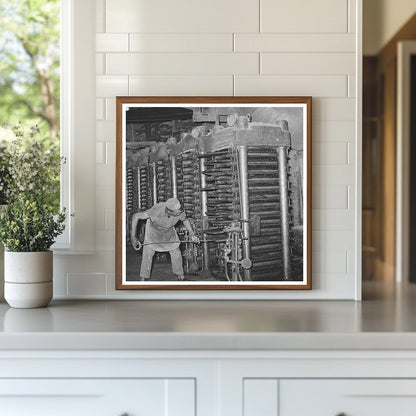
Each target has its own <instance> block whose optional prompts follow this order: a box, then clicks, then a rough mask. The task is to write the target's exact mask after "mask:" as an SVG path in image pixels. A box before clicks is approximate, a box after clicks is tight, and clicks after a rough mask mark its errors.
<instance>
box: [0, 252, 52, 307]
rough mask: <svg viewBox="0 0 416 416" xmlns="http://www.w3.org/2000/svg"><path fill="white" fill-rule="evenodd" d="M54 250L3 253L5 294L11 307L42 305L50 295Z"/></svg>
mask: <svg viewBox="0 0 416 416" xmlns="http://www.w3.org/2000/svg"><path fill="white" fill-rule="evenodd" d="M52 278H53V252H52V251H42V252H30V253H27V252H26V253H25V252H13V251H7V250H6V251H5V253H4V298H5V299H6V302H7V303H8V304H9V305H10V306H11V307H12V308H42V307H45V306H47V305H48V304H49V302H50V301H51V299H52V295H53V283H52Z"/></svg>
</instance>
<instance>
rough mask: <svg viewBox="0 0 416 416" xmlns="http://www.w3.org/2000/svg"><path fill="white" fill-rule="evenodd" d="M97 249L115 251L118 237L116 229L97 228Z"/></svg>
mask: <svg viewBox="0 0 416 416" xmlns="http://www.w3.org/2000/svg"><path fill="white" fill-rule="evenodd" d="M95 235H96V237H95V238H96V239H97V250H100V251H102V250H104V251H109V250H110V251H113V250H114V247H115V242H116V237H115V231H114V230H97V231H96V233H95Z"/></svg>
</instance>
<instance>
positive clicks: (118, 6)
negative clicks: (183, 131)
mask: <svg viewBox="0 0 416 416" xmlns="http://www.w3.org/2000/svg"><path fill="white" fill-rule="evenodd" d="M356 1H358V2H359V3H360V0H313V1H305V0H291V1H286V0H227V1H224V0H211V1H209V2H195V1H194V0H176V1H170V0H152V1H148V0H96V5H97V11H96V30H97V37H96V73H97V77H96V81H97V90H96V105H97V107H96V110H97V111H96V160H95V163H96V218H95V221H96V241H97V253H96V254H95V255H94V254H91V255H76V256H62V255H59V256H56V267H55V296H56V297H70V298H79V297H88V298H94V297H99V298H110V297H111V298H115V297H117V298H148V297H151V296H152V293H149V292H146V293H140V292H139V291H115V290H114V285H115V284H114V279H115V276H114V245H115V244H114V240H115V231H114V228H115V227H114V222H115V206H114V195H115V190H114V187H115V179H114V178H115V164H114V160H115V111H114V110H115V99H114V97H115V96H117V95H311V96H313V108H312V113H313V139H312V141H313V146H312V147H313V178H312V183H313V202H312V204H313V213H312V219H313V223H312V228H313V236H312V243H313V246H312V250H313V256H312V268H313V290H312V291H308V292H305V291H290V292H285V291H277V292H273V293H272V294H270V293H267V292H262V293H260V294H255V295H253V297H256V296H257V297H272V296H275V297H276V298H307V299H326V298H336V299H354V298H355V297H356V296H359V285H358V286H357V285H356V282H357V281H359V280H360V276H359V275H357V273H356V269H357V270H360V267H359V265H358V267H357V266H356V253H360V250H361V248H360V246H359V245H358V246H357V243H356V240H357V241H358V240H359V238H357V235H358V237H359V232H358V234H357V233H356V230H357V229H359V228H360V218H359V217H358V218H356V208H355V203H356V200H355V192H356V186H357V179H358V183H359V182H360V181H361V179H360V178H357V175H356V169H357V168H358V171H359V170H360V166H359V165H358V166H357V163H358V161H359V160H360V159H359V157H357V156H356V150H357V149H356V144H357V140H358V141H359V138H358V139H357V137H356V129H357V123H358V124H359V120H357V117H356V99H355V96H356V91H355V90H356V87H355V85H356V58H357V50H356V42H357V37H358V38H359V37H360V35H359V34H358V35H357V33H356V19H357V13H356V8H357V7H356ZM358 16H360V14H358ZM359 53H360V51H359V50H358V54H359ZM358 150H359V149H358ZM92 162H93V161H92ZM358 202H359V201H358ZM356 222H357V224H358V226H356ZM357 227H358V228H357ZM358 258H359V256H358ZM357 293H358V295H357ZM171 294H172V292H170V293H169V294H168V295H166V296H170V295H171ZM156 295H157V296H159V297H161V296H164V294H163V293H161V292H158V293H156ZM188 295H189V296H194V295H193V294H192V293H189V292H187V293H185V294H183V296H188ZM201 295H203V294H201V293H199V296H201ZM210 295H211V296H214V297H216V296H221V294H218V293H212V292H211V293H210ZM224 295H225V294H224V293H222V296H224ZM239 295H240V294H239V292H233V293H231V295H230V294H228V295H227V296H234V297H238V296H239ZM153 296H154V294H153ZM244 296H247V293H245V294H244ZM250 296H251V295H250Z"/></svg>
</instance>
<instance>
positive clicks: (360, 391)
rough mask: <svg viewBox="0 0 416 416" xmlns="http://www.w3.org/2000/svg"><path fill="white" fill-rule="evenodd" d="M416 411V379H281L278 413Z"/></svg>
mask: <svg viewBox="0 0 416 416" xmlns="http://www.w3.org/2000/svg"><path fill="white" fill-rule="evenodd" d="M415 414H416V381H415V380H280V381H279V412H278V415H279V416H300V415H303V416H337V415H345V416H374V415H377V416H392V415H396V416H414V415H415Z"/></svg>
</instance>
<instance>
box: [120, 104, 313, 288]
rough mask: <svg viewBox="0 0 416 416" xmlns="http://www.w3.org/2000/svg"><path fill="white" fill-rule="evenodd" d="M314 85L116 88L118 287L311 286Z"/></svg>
mask: <svg viewBox="0 0 416 416" xmlns="http://www.w3.org/2000/svg"><path fill="white" fill-rule="evenodd" d="M311 103H312V99H311V97H117V99H116V107H117V108H116V111H117V120H116V124H117V140H116V289H134V290H141V289H142V290H166V289H174V290H180V289H184V290H199V289H201V290H210V289H211V290H212V289H215V290H219V289H220V290H221V289H223V290H233V289H238V290H241V289H247V290H262V289H264V290H273V289H311V288H312V282H311V270H312V268H311V159H312V157H311V119H312V108H311Z"/></svg>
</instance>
